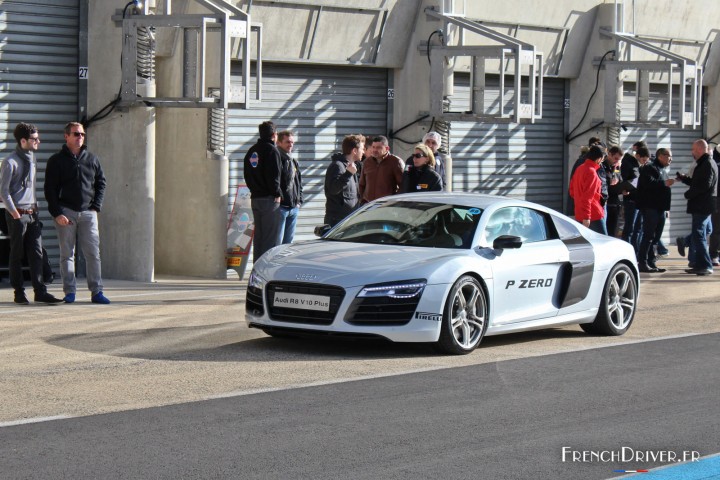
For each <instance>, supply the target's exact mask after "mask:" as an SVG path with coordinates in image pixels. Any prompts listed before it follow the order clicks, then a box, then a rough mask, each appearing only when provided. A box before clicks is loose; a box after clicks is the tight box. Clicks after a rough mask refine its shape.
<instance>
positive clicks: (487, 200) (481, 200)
mask: <svg viewBox="0 0 720 480" xmlns="http://www.w3.org/2000/svg"><path fill="white" fill-rule="evenodd" d="M384 199H385V200H387V199H388V197H384ZM392 199H393V200H403V199H407V200H419V199H422V200H423V201H424V202H432V203H444V204H452V205H465V206H469V207H476V208H482V209H486V208H488V207H490V206H502V205H503V204H506V205H516V206H518V205H520V206H528V207H534V208H541V209H543V210H544V209H545V207H543V206H542V205H539V204H537V203H532V202H527V201H525V200H521V199H518V198H510V197H503V196H501V195H486V194H483V193H455V192H442V193H427V192H422V193H404V194H402V195H393V196H392Z"/></svg>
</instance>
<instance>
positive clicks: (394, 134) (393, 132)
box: [388, 114, 435, 145]
mask: <svg viewBox="0 0 720 480" xmlns="http://www.w3.org/2000/svg"><path fill="white" fill-rule="evenodd" d="M429 116H430V114H427V115H423V116H422V117H420V118H418V119H417V120H414V121H412V122H410V123H408V124H407V125H405V126H403V127H400V128H398V129H397V130H390V131H389V132H388V138H390V139H392V140H397V141H399V142H402V143H405V144H407V145H415V144H418V143H422V139H421V140H418V141H416V142H412V141H407V140H404V139H402V138H400V137H398V136H397V134H398V133H400V132H402V131H403V130H405V129H406V128H408V127H411V126H413V125H415V124H416V123H418V122H422V121H423V120H425V119H426V118H428V117H429ZM434 124H435V117H433V119H432V123H430V130H432V127H433V125H434ZM430 130H428V131H430Z"/></svg>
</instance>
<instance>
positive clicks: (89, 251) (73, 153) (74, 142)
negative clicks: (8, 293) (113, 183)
mask: <svg viewBox="0 0 720 480" xmlns="http://www.w3.org/2000/svg"><path fill="white" fill-rule="evenodd" d="M104 197H105V174H104V173H103V170H102V167H101V166H100V161H99V160H98V158H97V157H96V156H95V155H94V154H93V153H91V152H90V150H88V148H87V146H86V145H85V128H84V127H83V126H82V124H80V123H77V122H70V123H68V124H67V125H65V145H63V147H62V149H61V150H60V152H58V153H56V154H55V155H53V156H52V157H50V159H49V160H48V163H47V168H46V170H45V199H46V200H47V202H48V210H49V211H50V215H52V216H53V217H54V218H55V228H56V229H57V233H58V241H59V243H60V274H61V275H62V280H63V292H65V298H63V300H64V301H65V302H66V303H73V302H74V301H75V293H76V289H77V285H76V281H75V244H76V241H77V243H79V244H80V248H81V249H82V252H83V255H84V256H85V265H86V269H87V272H86V273H87V284H88V289H89V290H90V292H92V296H91V297H90V300H91V301H92V303H100V304H108V303H110V300H108V299H107V297H105V295H104V294H103V283H102V275H101V271H100V231H99V230H98V214H99V213H100V210H101V209H102V202H103V198H104Z"/></svg>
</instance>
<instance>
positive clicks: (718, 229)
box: [710, 197, 720, 258]
mask: <svg viewBox="0 0 720 480" xmlns="http://www.w3.org/2000/svg"><path fill="white" fill-rule="evenodd" d="M716 202H717V209H716V210H715V213H713V214H712V215H711V216H710V221H711V222H712V233H711V234H710V257H711V258H718V256H719V255H720V197H718V198H717V199H716Z"/></svg>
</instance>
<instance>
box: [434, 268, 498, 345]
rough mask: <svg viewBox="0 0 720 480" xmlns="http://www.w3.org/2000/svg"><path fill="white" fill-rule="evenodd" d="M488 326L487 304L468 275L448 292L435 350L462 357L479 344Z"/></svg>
mask: <svg viewBox="0 0 720 480" xmlns="http://www.w3.org/2000/svg"><path fill="white" fill-rule="evenodd" d="M487 326H488V304H487V296H486V295H485V290H484V289H483V287H482V285H480V282H478V281H477V280H476V279H475V278H473V277H471V276H469V275H463V276H462V277H460V278H459V279H458V280H457V281H456V282H455V284H454V285H453V286H452V288H451V289H450V293H449V294H448V298H447V301H446V302H445V312H444V314H443V319H442V325H441V326H440V339H439V340H438V342H437V349H438V350H439V351H441V352H443V353H449V354H452V355H465V354H468V353H470V352H472V351H473V350H475V348H476V347H477V346H478V345H479V344H480V342H481V341H482V339H483V337H484V336H485V331H486V330H487Z"/></svg>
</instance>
